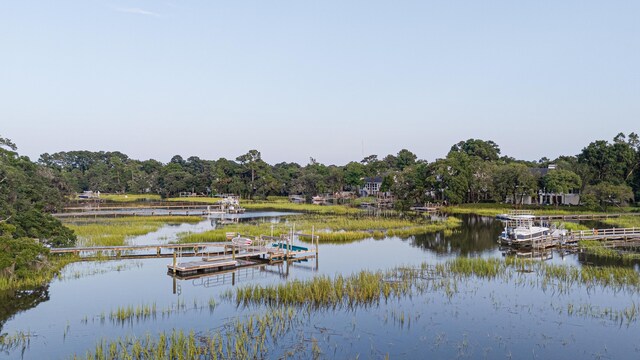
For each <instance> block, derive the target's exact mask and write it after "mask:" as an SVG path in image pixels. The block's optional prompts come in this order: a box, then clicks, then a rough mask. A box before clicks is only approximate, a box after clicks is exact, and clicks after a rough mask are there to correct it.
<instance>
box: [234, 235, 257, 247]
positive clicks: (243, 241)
mask: <svg viewBox="0 0 640 360" xmlns="http://www.w3.org/2000/svg"><path fill="white" fill-rule="evenodd" d="M231 242H232V243H233V245H236V246H249V245H251V243H252V242H253V241H251V239H249V238H246V237H240V236H237V237H234V238H233V239H231Z"/></svg>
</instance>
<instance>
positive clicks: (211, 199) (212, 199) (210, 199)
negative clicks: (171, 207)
mask: <svg viewBox="0 0 640 360" xmlns="http://www.w3.org/2000/svg"><path fill="white" fill-rule="evenodd" d="M221 200H222V198H217V197H174V198H167V199H165V201H172V202H185V203H201V204H215V203H217V202H219V201H221Z"/></svg>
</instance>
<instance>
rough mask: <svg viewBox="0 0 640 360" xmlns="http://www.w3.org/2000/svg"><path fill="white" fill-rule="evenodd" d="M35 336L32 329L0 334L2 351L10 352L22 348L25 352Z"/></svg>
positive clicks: (0, 348) (0, 349)
mask: <svg viewBox="0 0 640 360" xmlns="http://www.w3.org/2000/svg"><path fill="white" fill-rule="evenodd" d="M34 336H35V334H32V333H31V332H30V331H27V332H24V331H18V332H16V333H14V334H11V335H9V334H2V335H0V351H2V352H9V351H11V350H14V349H17V348H21V349H22V350H23V352H24V350H25V349H27V348H29V345H30V344H31V338H32V337H34Z"/></svg>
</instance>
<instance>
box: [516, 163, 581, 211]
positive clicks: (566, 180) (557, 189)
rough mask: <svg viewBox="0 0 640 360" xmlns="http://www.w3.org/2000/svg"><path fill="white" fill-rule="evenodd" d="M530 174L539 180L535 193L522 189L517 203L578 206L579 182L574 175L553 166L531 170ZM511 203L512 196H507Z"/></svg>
mask: <svg viewBox="0 0 640 360" xmlns="http://www.w3.org/2000/svg"><path fill="white" fill-rule="evenodd" d="M529 170H530V172H531V174H532V175H533V176H535V177H536V178H538V179H540V185H539V188H538V191H537V192H534V193H533V194H532V193H530V192H528V189H522V192H521V195H519V196H520V198H519V199H517V202H518V203H519V204H523V205H580V189H579V187H580V180H579V178H578V179H573V178H572V177H577V175H575V173H572V172H568V171H565V170H559V169H557V167H556V165H555V164H549V166H548V167H546V168H531V169H529ZM506 202H507V203H513V196H507V200H506Z"/></svg>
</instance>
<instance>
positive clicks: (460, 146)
mask: <svg viewBox="0 0 640 360" xmlns="http://www.w3.org/2000/svg"><path fill="white" fill-rule="evenodd" d="M450 152H463V153H465V154H467V155H469V156H471V157H477V158H479V159H481V160H484V161H495V160H498V158H499V155H500V147H499V146H498V144H496V143H494V142H493V141H491V140H489V141H484V140H480V139H469V140H467V141H460V142H459V143H457V144H455V145H453V146H452V147H451V150H450Z"/></svg>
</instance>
